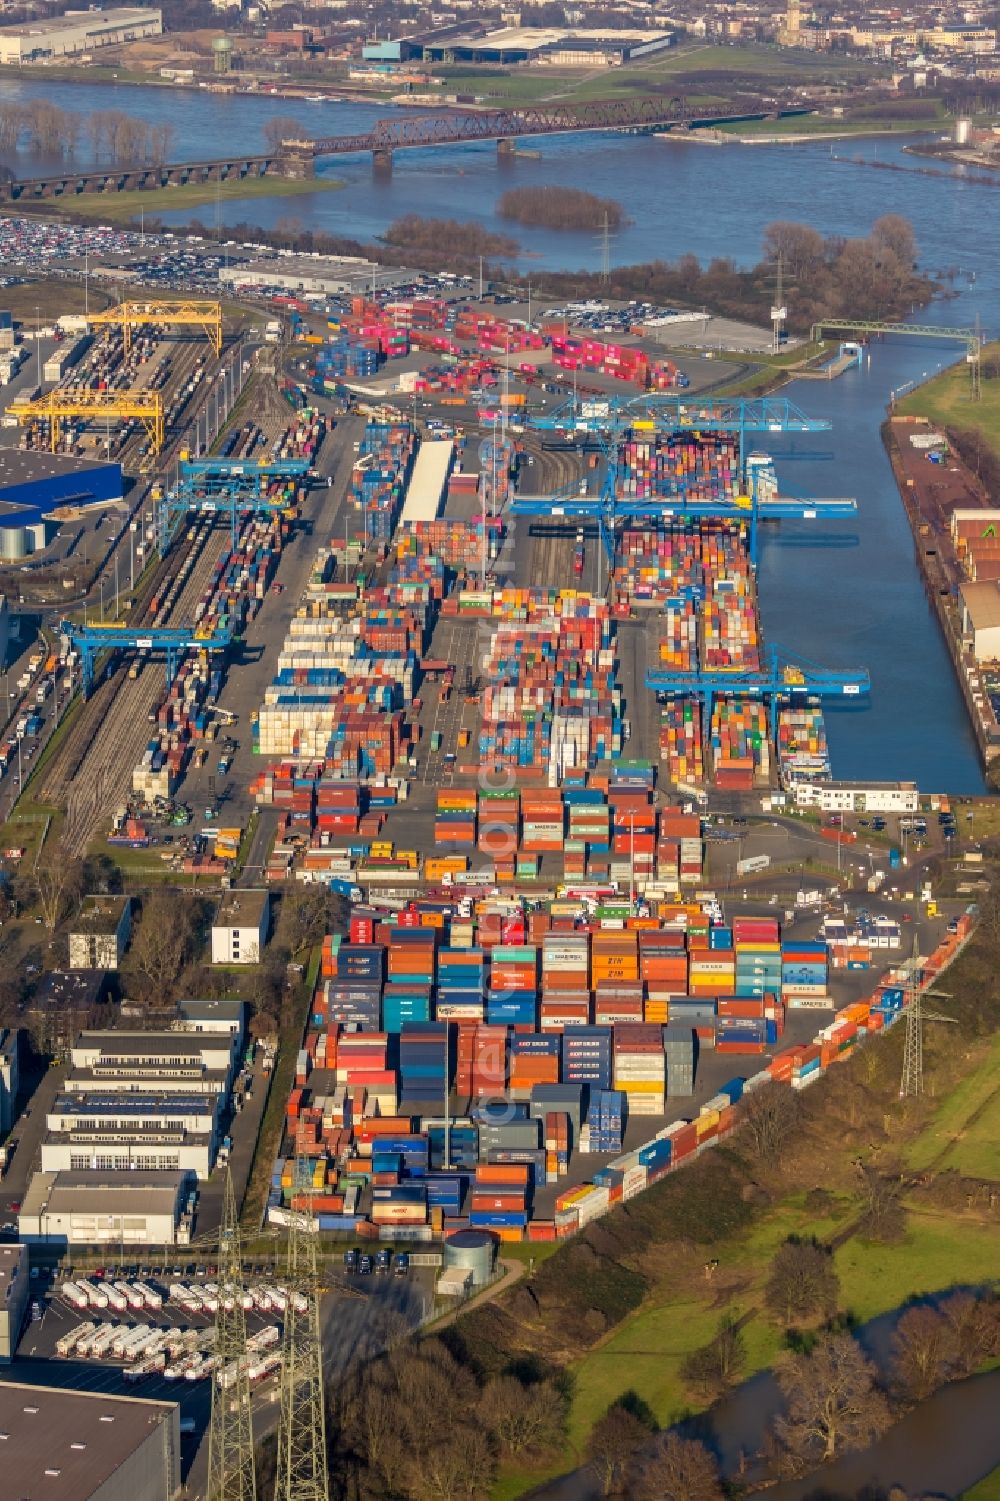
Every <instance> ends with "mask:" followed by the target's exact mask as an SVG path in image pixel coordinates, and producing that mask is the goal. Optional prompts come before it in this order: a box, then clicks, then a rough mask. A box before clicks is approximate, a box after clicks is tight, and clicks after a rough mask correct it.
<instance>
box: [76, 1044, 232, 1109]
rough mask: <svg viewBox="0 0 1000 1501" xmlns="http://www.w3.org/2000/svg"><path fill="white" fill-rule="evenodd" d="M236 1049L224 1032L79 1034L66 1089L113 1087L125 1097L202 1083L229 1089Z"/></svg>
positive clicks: (209, 1090) (210, 1090) (206, 1091)
mask: <svg viewBox="0 0 1000 1501" xmlns="http://www.w3.org/2000/svg"><path fill="white" fill-rule="evenodd" d="M238 1047H239V1041H238V1039H237V1038H236V1037H235V1036H234V1035H233V1034H231V1033H228V1032H221V1033H216V1032H198V1033H193V1032H174V1031H170V1032H125V1031H120V1032H119V1031H115V1032H81V1034H80V1036H79V1037H78V1038H77V1040H76V1042H75V1043H74V1045H73V1048H72V1052H71V1055H70V1061H71V1068H70V1073H69V1077H68V1078H67V1080H66V1088H67V1089H69V1090H74V1089H77V1088H79V1087H80V1084H83V1083H87V1084H90V1085H91V1086H92V1087H93V1088H94V1089H104V1090H106V1089H107V1088H108V1085H109V1084H111V1085H113V1086H114V1087H115V1088H117V1089H118V1090H120V1091H121V1092H122V1093H123V1094H129V1093H136V1092H138V1093H146V1092H148V1091H149V1090H160V1089H165V1088H166V1089H172V1088H173V1086H175V1085H176V1086H177V1087H178V1088H183V1087H184V1085H185V1084H186V1083H187V1082H188V1081H190V1082H195V1081H200V1080H204V1081H205V1083H206V1084H207V1083H208V1082H209V1081H215V1080H222V1081H223V1087H224V1088H228V1086H229V1083H230V1080H231V1077H232V1070H233V1067H234V1064H235V1062H236V1059H237V1056H238ZM77 1081H80V1084H78V1082H77ZM195 1092H196V1093H215V1092H216V1091H215V1090H214V1089H207V1088H206V1089H205V1090H200V1089H199V1090H196V1091H195Z"/></svg>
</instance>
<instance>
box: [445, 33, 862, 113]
mask: <svg viewBox="0 0 1000 1501" xmlns="http://www.w3.org/2000/svg"><path fill="white" fill-rule="evenodd" d="M434 71H435V73H436V75H437V76H438V77H440V78H442V79H443V80H444V82H443V83H442V85H441V92H442V93H462V94H464V93H469V94H476V95H478V96H480V97H482V98H490V99H498V100H503V99H510V100H514V101H517V102H519V103H525V102H528V101H530V100H535V99H546V100H556V99H564V100H566V101H567V102H572V101H573V100H581V99H609V98H614V97H618V96H620V95H621V94H623V93H624V94H643V93H648V92H650V91H651V90H657V89H662V87H663V85H664V84H665V83H666V82H668V81H670V80H672V79H681V78H685V79H686V78H688V77H692V76H697V74H699V73H712V72H725V73H729V74H732V75H733V76H734V77H738V78H740V79H744V80H745V79H753V78H760V79H769V80H782V79H787V80H788V81H791V80H793V79H794V80H801V81H803V82H820V81H830V82H833V81H835V80H837V79H839V78H843V77H844V76H845V75H847V76H849V77H851V78H858V77H861V76H864V77H866V78H868V77H875V76H877V74H878V72H879V70H878V69H877V68H875V67H872V66H871V65H869V64H866V63H859V62H858V61H857V60H855V59H849V60H845V61H843V62H840V61H837V60H835V59H834V58H832V57H831V56H829V55H824V56H822V57H820V56H817V55H815V54H810V53H806V52H792V51H789V50H787V49H779V48H777V47H760V46H750V47H715V46H683V47H678V48H676V49H673V50H670V51H667V52H664V53H662V54H661V55H660V56H659V57H657V58H655V59H653V60H651V61H649V62H647V63H644V64H642V65H641V66H632V65H630V66H628V67H625V68H611V69H608V68H603V67H602V68H587V69H582V68H572V69H569V68H567V69H558V70H557V69H549V68H526V67H510V68H503V69H501V68H499V67H485V68H481V69H477V68H474V67H468V66H463V65H461V64H457V65H455V66H453V67H436V68H435V70H434ZM711 87H712V88H713V89H718V90H719V93H718V94H717V95H716V96H715V97H722V96H724V95H725V93H726V92H727V90H728V84H723V83H719V84H713V85H712V86H711ZM706 97H708V96H706ZM772 124H773V122H772Z"/></svg>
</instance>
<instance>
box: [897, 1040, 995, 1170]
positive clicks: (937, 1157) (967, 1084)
mask: <svg viewBox="0 0 1000 1501" xmlns="http://www.w3.org/2000/svg"><path fill="white" fill-rule="evenodd" d="M907 1161H908V1162H909V1164H910V1166H911V1167H915V1168H926V1167H929V1166H930V1165H931V1164H932V1163H933V1164H934V1165H935V1166H941V1167H943V1168H955V1169H956V1170H957V1171H958V1172H960V1173H963V1174H965V1175H966V1176H968V1177H971V1178H990V1179H992V1180H994V1181H995V1182H1000V1037H994V1039H993V1044H992V1047H991V1048H990V1051H989V1054H988V1055H987V1058H986V1060H985V1061H984V1063H983V1064H982V1066H981V1067H980V1068H977V1069H976V1070H975V1071H974V1072H973V1073H971V1074H970V1075H969V1077H968V1078H967V1079H963V1081H962V1083H961V1084H960V1085H959V1086H958V1088H957V1089H956V1090H955V1092H954V1093H953V1094H952V1095H950V1096H949V1097H948V1099H947V1100H945V1102H944V1104H943V1105H942V1106H941V1108H940V1110H939V1111H938V1112H937V1114H936V1115H935V1117H934V1120H933V1122H932V1123H931V1125H930V1126H928V1127H927V1129H926V1130H925V1131H923V1132H921V1134H920V1136H918V1137H917V1139H916V1141H915V1142H914V1143H913V1145H912V1146H911V1148H910V1150H909V1152H908V1153H907Z"/></svg>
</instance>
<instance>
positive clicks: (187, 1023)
mask: <svg viewBox="0 0 1000 1501" xmlns="http://www.w3.org/2000/svg"><path fill="white" fill-rule="evenodd" d="M246 1015H247V1008H246V1004H245V1002H243V1001H224V1000H206V1001H202V1000H197V999H196V1000H185V1001H178V1002H177V1020H176V1022H175V1023H174V1030H175V1031H176V1032H228V1033H229V1035H230V1036H231V1037H235V1038H238V1039H239V1041H241V1042H242V1040H243V1034H244V1032H245V1031H246Z"/></svg>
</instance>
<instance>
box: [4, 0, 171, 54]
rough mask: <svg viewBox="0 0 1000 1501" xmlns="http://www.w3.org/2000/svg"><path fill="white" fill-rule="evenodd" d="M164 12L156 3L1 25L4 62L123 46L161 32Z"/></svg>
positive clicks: (73, 12) (77, 12) (67, 13)
mask: <svg viewBox="0 0 1000 1501" xmlns="http://www.w3.org/2000/svg"><path fill="white" fill-rule="evenodd" d="M162 31H163V16H162V14H161V12H160V11H158V10H154V9H153V8H152V7H146V6H143V7H142V8H141V9H140V8H139V7H132V6H128V7H116V8H115V9H113V10H77V11H72V10H70V11H67V12H66V14H65V15H62V16H52V17H50V18H48V19H47V20H40V21H27V22H23V23H20V24H18V25H17V26H3V27H0V63H34V62H41V61H43V59H45V58H54V57H73V56H74V55H76V54H79V53H87V52H94V51H96V50H97V49H98V48H99V47H120V46H122V45H123V44H124V43H125V42H137V41H139V40H140V39H141V38H143V37H151V36H160V34H161V33H162Z"/></svg>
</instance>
